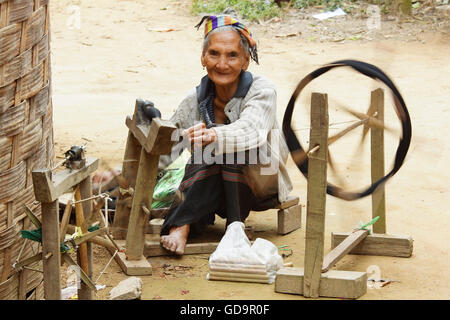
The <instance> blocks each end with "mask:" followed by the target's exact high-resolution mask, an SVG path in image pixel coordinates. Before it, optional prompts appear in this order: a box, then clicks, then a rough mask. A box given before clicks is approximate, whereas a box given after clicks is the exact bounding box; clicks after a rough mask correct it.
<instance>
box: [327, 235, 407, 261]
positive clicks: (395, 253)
mask: <svg viewBox="0 0 450 320" xmlns="http://www.w3.org/2000/svg"><path fill="white" fill-rule="evenodd" d="M348 235H349V233H338V232H336V233H334V232H333V233H331V248H335V247H336V246H337V245H339V244H340V243H341V242H342V241H343V240H344V239H345V238H346V237H347V236H348ZM412 251H413V239H412V238H411V236H395V235H390V234H377V233H374V234H371V235H368V236H367V237H366V238H365V239H364V240H363V241H361V243H359V244H358V245H357V246H356V247H355V248H353V249H352V250H351V251H350V252H349V254H366V255H374V256H390V257H404V258H409V257H411V255H412Z"/></svg>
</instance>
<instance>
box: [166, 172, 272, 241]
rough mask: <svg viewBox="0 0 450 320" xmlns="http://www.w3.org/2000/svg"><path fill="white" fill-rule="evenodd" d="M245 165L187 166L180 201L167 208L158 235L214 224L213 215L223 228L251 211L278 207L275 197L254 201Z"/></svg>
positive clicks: (244, 217)
mask: <svg viewBox="0 0 450 320" xmlns="http://www.w3.org/2000/svg"><path fill="white" fill-rule="evenodd" d="M244 166H246V165H245V164H216V163H214V164H192V163H191V164H187V165H186V169H185V175H184V177H183V180H182V182H181V184H180V186H179V189H178V192H179V194H180V195H181V200H180V201H174V203H173V204H172V206H171V207H170V209H169V211H168V213H167V216H166V218H165V221H164V224H163V226H162V230H161V235H166V234H169V231H170V228H171V227H173V226H182V225H186V224H195V223H199V224H200V225H201V224H203V225H206V224H214V220H215V214H218V215H219V216H220V217H222V218H223V219H226V223H227V225H228V224H230V223H232V222H234V221H242V222H243V221H244V220H245V219H246V218H247V217H248V215H249V213H250V211H251V210H253V211H264V210H268V209H271V208H274V207H275V206H276V205H277V204H278V197H277V195H276V194H274V195H273V196H270V197H267V198H266V199H258V198H257V197H256V196H255V193H254V192H253V191H252V189H251V188H250V185H252V184H251V183H249V179H250V177H248V176H246V174H245V172H246V170H244Z"/></svg>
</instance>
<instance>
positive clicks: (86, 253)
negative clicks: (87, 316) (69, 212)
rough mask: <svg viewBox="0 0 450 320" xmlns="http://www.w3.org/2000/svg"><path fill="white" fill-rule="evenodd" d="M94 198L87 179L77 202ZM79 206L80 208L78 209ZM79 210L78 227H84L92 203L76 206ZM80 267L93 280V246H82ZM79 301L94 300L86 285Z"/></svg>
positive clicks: (85, 244) (79, 294)
mask: <svg viewBox="0 0 450 320" xmlns="http://www.w3.org/2000/svg"><path fill="white" fill-rule="evenodd" d="M91 196H92V183H91V178H90V177H87V178H86V179H84V180H83V181H82V182H81V183H80V184H79V189H78V191H76V192H75V200H76V201H78V200H81V199H86V198H89V197H91ZM77 206H78V207H77ZM75 208H76V209H78V210H77V213H76V215H77V225H80V226H81V225H83V222H84V219H85V218H86V217H88V216H89V215H90V213H91V211H92V202H91V201H84V202H82V203H77V204H75ZM82 232H83V234H85V233H86V232H87V229H84V228H82ZM78 253H79V260H78V261H79V265H80V266H81V267H82V269H83V271H84V272H85V273H86V275H87V276H88V277H89V278H91V279H92V244H91V243H90V242H85V243H82V244H80V247H79V250H78ZM78 299H79V300H92V299H93V292H92V290H91V289H90V288H89V287H88V286H87V285H86V284H85V283H84V282H81V285H80V289H79V290H78Z"/></svg>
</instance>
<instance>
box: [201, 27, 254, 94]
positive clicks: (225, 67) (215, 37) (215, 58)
mask: <svg viewBox="0 0 450 320" xmlns="http://www.w3.org/2000/svg"><path fill="white" fill-rule="evenodd" d="M240 40H241V37H240V36H239V34H238V32H236V31H233V30H228V31H222V32H218V33H214V34H212V35H211V37H210V41H209V48H208V49H207V50H206V51H205V52H203V54H202V57H201V61H202V65H203V66H204V67H206V71H207V72H208V76H209V78H210V79H211V80H212V81H213V82H214V84H215V85H216V86H225V87H226V86H229V85H233V84H237V83H238V82H239V74H240V73H241V70H242V69H243V70H247V68H248V65H249V62H250V57H249V55H248V54H246V53H245V52H244V50H243V49H242V47H241V45H240Z"/></svg>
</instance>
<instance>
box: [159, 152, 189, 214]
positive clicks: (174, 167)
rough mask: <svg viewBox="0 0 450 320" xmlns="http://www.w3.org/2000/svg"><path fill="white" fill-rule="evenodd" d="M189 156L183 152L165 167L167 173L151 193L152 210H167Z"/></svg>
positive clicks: (181, 178) (173, 197)
mask: <svg viewBox="0 0 450 320" xmlns="http://www.w3.org/2000/svg"><path fill="white" fill-rule="evenodd" d="M190 156H191V154H190V152H189V151H187V150H184V152H183V153H182V154H181V155H180V156H179V157H178V158H177V159H176V160H175V161H174V162H172V163H171V164H170V165H169V166H168V167H167V169H166V170H167V172H166V173H165V174H164V175H163V176H162V177H161V179H159V181H158V182H157V183H156V186H155V189H154V191H153V202H152V209H160V208H168V207H170V205H171V204H172V202H173V201H174V199H175V193H176V191H177V190H178V187H179V186H180V183H181V181H182V180H183V177H184V169H185V167H186V163H187V162H188V160H189V158H190Z"/></svg>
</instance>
